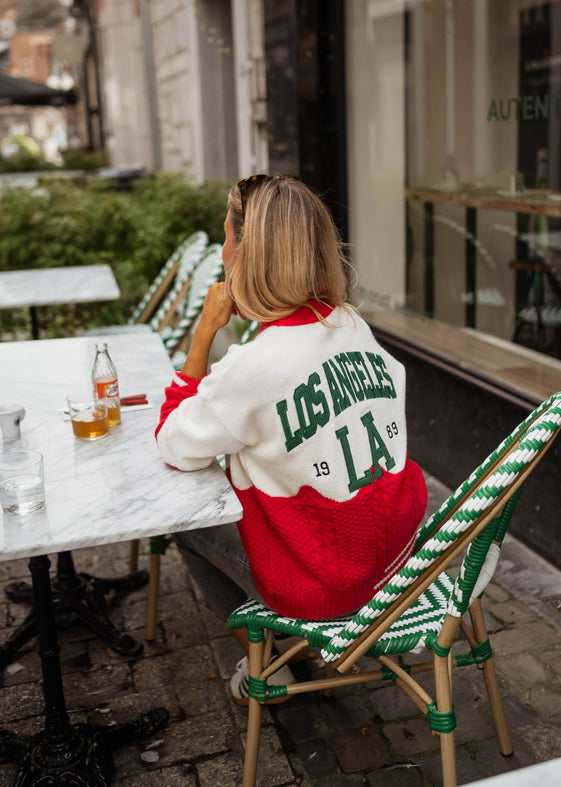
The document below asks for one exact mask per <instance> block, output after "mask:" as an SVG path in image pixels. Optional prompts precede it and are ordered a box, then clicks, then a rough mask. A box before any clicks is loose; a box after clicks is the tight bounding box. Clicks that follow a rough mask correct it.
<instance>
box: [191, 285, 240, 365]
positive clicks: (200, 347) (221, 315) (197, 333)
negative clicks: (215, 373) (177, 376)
mask: <svg viewBox="0 0 561 787" xmlns="http://www.w3.org/2000/svg"><path fill="white" fill-rule="evenodd" d="M234 312H235V308H234V301H233V300H232V298H231V297H230V295H229V294H228V290H227V288H226V285H225V284H224V282H218V283H216V284H211V286H210V288H209V291H208V292H207V295H206V298H205V302H204V304H203V310H202V312H201V319H200V320H199V323H198V325H197V327H196V328H195V330H194V331H193V341H192V342H191V348H190V350H189V352H188V354H187V358H186V359H185V363H184V364H183V368H182V369H181V371H182V372H183V374H186V375H187V376H188V377H194V378H195V379H197V380H198V379H200V378H201V377H203V376H204V375H205V374H206V371H207V366H208V357H209V354H210V348H211V345H212V341H213V339H214V337H215V336H216V334H217V332H218V331H219V330H220V328H222V327H223V326H224V325H226V324H227V323H228V320H229V319H230V317H231V316H232V314H233V313H234Z"/></svg>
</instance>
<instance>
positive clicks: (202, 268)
mask: <svg viewBox="0 0 561 787" xmlns="http://www.w3.org/2000/svg"><path fill="white" fill-rule="evenodd" d="M223 273H224V266H223V264H222V246H221V245H220V244H218V243H213V244H212V245H211V246H209V247H208V249H207V250H206V252H205V254H204V257H203V258H202V259H201V260H200V262H199V263H198V264H197V265H196V267H195V268H194V270H193V271H192V274H191V276H190V279H189V281H190V286H189V289H188V292H187V293H186V297H185V295H184V296H183V297H184V304H183V308H182V310H181V316H180V317H179V319H178V320H177V322H176V323H175V325H173V326H172V325H167V324H166V325H164V327H163V329H162V330H161V331H160V335H161V337H162V340H163V342H164V345H165V347H166V349H167V351H168V354H169V355H170V356H173V357H172V363H173V365H174V368H176V369H181V367H182V366H183V363H184V358H185V353H181V352H180V353H179V354H178V356H177V358H176V357H175V356H174V352H175V350H176V349H177V348H178V347H179V346H181V344H182V343H183V342H184V341H185V340H186V339H188V336H189V333H190V331H191V329H192V328H193V326H194V324H195V322H196V320H197V318H198V317H199V315H200V313H201V310H202V308H203V303H204V300H205V297H206V294H207V292H208V289H209V287H210V286H211V284H213V283H214V282H216V281H218V280H219V279H220V278H221V276H222V275H223ZM172 310H176V307H175V306H173V305H172ZM168 313H169V312H168ZM169 544H170V538H168V537H167V536H152V538H151V539H150V569H149V581H148V608H147V611H146V639H147V640H149V641H152V640H153V639H154V638H155V636H156V621H157V616H158V597H159V588H160V567H161V566H160V562H161V556H162V555H163V554H165V552H166V550H167V548H168V546H169ZM129 564H130V570H131V571H136V569H137V565H138V541H133V542H132V543H131V556H130V561H129Z"/></svg>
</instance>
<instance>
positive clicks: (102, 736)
mask: <svg viewBox="0 0 561 787" xmlns="http://www.w3.org/2000/svg"><path fill="white" fill-rule="evenodd" d="M49 567H50V561H49V559H48V557H47V556H46V555H41V556H39V557H32V558H30V561H29V569H30V571H31V577H32V581H33V596H34V601H35V612H36V619H37V633H38V637H39V655H40V658H41V668H42V671H43V695H44V698H45V727H44V730H43V731H42V732H41V733H39V734H37V735H34V736H33V737H31V738H22V737H19V736H17V735H15V734H14V733H11V732H8V731H7V730H0V758H2V759H4V760H8V761H16V762H20V763H21V766H20V770H19V772H18V775H17V776H16V780H15V782H14V787H32V785H41V787H57V786H59V785H60V787H62V786H63V785H66V786H67V787H70V786H72V787H108V785H109V784H110V783H111V780H112V778H113V774H114V765H113V757H112V755H113V752H114V751H115V750H116V749H118V748H120V747H121V746H124V745H126V744H128V743H131V742H132V741H134V740H135V738H137V737H140V736H145V735H152V734H154V733H155V732H157V731H158V730H159V729H161V728H162V727H164V726H165V725H166V724H167V721H168V718H169V714H168V712H167V710H166V709H165V708H154V709H153V710H151V711H149V712H148V713H145V714H143V715H142V716H141V717H140V718H138V719H137V720H136V721H134V722H131V723H129V724H117V725H115V726H112V727H102V726H94V725H90V724H70V720H69V718H68V713H67V711H66V702H65V699H64V690H63V685H62V673H61V668H60V659H59V650H60V648H59V645H58V640H57V633H56V622H55V614H54V609H53V599H52V593H51V583H50V577H49Z"/></svg>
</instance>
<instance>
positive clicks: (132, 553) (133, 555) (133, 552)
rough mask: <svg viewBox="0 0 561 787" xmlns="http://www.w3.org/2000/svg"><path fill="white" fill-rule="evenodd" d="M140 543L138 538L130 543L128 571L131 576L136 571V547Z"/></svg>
mask: <svg viewBox="0 0 561 787" xmlns="http://www.w3.org/2000/svg"><path fill="white" fill-rule="evenodd" d="M139 544H140V541H139V540H138V538H135V540H134V541H131V551H130V555H129V571H130V572H131V574H134V572H135V571H138V547H139Z"/></svg>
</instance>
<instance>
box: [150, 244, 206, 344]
mask: <svg viewBox="0 0 561 787" xmlns="http://www.w3.org/2000/svg"><path fill="white" fill-rule="evenodd" d="M207 243H208V236H206V233H204V234H201V235H199V237H197V238H195V239H194V241H193V243H190V244H189V245H188V246H187V247H186V248H185V249H184V250H183V252H182V254H181V257H180V260H179V264H178V266H177V272H176V274H175V279H174V281H173V285H172V287H171V288H170V290H169V292H168V294H167V295H166V297H165V299H164V301H163V302H162V304H161V306H160V307H159V308H158V311H157V312H156V314H155V315H154V317H153V318H152V319H151V320H150V327H151V328H152V330H153V331H158V332H159V333H161V332H162V330H163V329H164V328H166V327H167V326H168V325H174V324H175V323H176V322H177V319H178V315H179V313H180V311H181V308H182V304H183V303H184V301H185V297H186V295H187V292H188V291H189V289H190V287H191V283H192V280H193V277H194V275H195V271H196V269H197V267H198V266H199V265H200V263H201V262H202V260H203V259H204V257H205V254H206V252H207V249H210V248H213V246H214V245H216V244H213V246H207Z"/></svg>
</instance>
